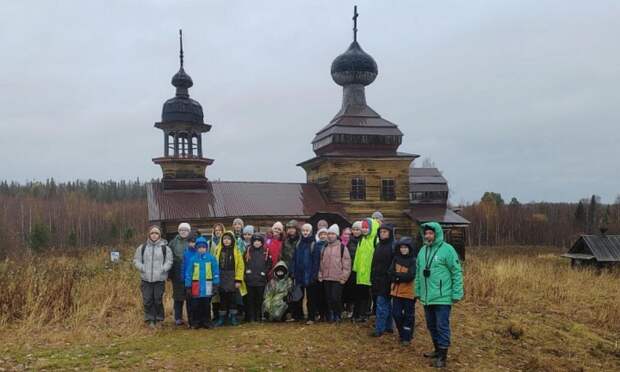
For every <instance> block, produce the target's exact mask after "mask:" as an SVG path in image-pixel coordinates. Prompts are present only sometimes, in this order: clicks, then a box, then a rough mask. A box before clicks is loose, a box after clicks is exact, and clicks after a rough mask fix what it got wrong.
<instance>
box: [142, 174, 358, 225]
mask: <svg viewBox="0 0 620 372" xmlns="http://www.w3.org/2000/svg"><path fill="white" fill-rule="evenodd" d="M147 200H148V210H149V221H165V220H196V219H204V218H220V217H222V218H223V217H243V216H286V217H288V216H290V217H298V218H309V217H311V216H312V215H314V214H315V213H319V212H327V213H336V214H339V215H341V216H343V217H344V218H345V219H347V215H346V213H344V211H343V210H342V209H340V208H339V207H338V206H337V205H334V204H328V202H327V200H326V199H325V197H324V196H323V194H321V192H320V191H319V189H318V187H317V186H316V185H314V184H307V183H280V182H235V181H209V182H207V185H206V187H205V188H203V189H194V190H165V191H164V189H163V187H162V184H161V183H160V182H154V183H150V184H147Z"/></svg>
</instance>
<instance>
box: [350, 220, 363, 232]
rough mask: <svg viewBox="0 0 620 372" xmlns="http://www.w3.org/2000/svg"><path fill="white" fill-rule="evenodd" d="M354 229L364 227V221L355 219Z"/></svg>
mask: <svg viewBox="0 0 620 372" xmlns="http://www.w3.org/2000/svg"><path fill="white" fill-rule="evenodd" d="M351 228H352V229H360V230H361V229H362V221H355V222H353V225H352V226H351Z"/></svg>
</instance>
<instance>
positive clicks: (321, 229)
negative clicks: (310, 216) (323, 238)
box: [316, 227, 327, 236]
mask: <svg viewBox="0 0 620 372" xmlns="http://www.w3.org/2000/svg"><path fill="white" fill-rule="evenodd" d="M326 232H327V229H326V228H324V227H322V228H320V229H319V231H317V232H316V236H319V235H321V233H326Z"/></svg>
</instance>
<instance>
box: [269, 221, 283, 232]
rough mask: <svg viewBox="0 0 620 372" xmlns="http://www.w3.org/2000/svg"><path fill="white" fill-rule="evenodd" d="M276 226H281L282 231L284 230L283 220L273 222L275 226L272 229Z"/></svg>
mask: <svg viewBox="0 0 620 372" xmlns="http://www.w3.org/2000/svg"><path fill="white" fill-rule="evenodd" d="M276 227H279V228H280V230H281V231H284V225H282V222H280V221H278V222H276V223H274V224H273V226H272V227H271V229H272V230H273V229H275V228H276Z"/></svg>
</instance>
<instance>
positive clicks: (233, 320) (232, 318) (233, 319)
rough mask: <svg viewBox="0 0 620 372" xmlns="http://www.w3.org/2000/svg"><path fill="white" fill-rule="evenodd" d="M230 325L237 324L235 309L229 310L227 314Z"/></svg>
mask: <svg viewBox="0 0 620 372" xmlns="http://www.w3.org/2000/svg"><path fill="white" fill-rule="evenodd" d="M228 318H229V321H230V325H232V326H238V325H239V321H238V320H237V310H230V314H229V315H228Z"/></svg>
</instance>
